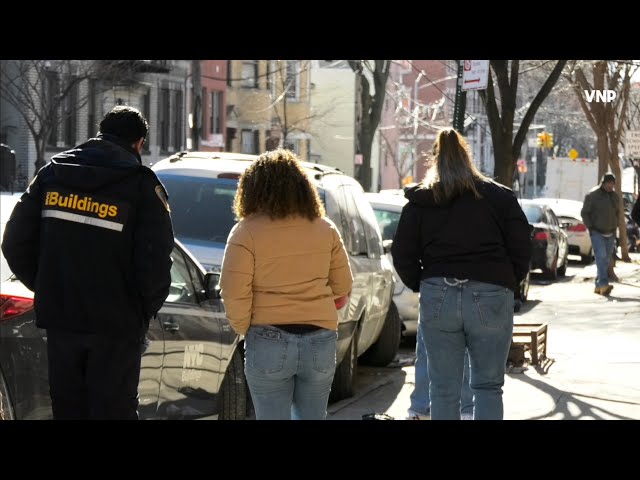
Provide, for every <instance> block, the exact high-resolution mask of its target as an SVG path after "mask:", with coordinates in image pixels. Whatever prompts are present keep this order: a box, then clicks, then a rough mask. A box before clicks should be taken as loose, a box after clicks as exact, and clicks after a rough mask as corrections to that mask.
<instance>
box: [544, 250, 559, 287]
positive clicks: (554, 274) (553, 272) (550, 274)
mask: <svg viewBox="0 0 640 480" xmlns="http://www.w3.org/2000/svg"><path fill="white" fill-rule="evenodd" d="M558 261H559V259H558V253H557V252H556V256H555V258H554V259H553V262H552V263H551V268H548V269H547V268H545V269H544V270H543V273H544V276H545V277H546V278H547V279H548V280H551V281H552V282H555V281H556V280H558Z"/></svg>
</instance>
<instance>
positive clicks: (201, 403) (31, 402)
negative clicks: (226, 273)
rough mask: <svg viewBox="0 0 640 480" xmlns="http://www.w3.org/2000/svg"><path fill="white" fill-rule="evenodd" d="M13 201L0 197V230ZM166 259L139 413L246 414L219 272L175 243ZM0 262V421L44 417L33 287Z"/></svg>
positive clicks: (45, 388)
mask: <svg viewBox="0 0 640 480" xmlns="http://www.w3.org/2000/svg"><path fill="white" fill-rule="evenodd" d="M18 199H19V196H10V195H2V198H1V200H0V201H1V203H2V212H1V213H2V217H1V221H2V223H1V224H0V235H2V234H3V233H4V226H5V223H6V221H7V220H8V217H9V214H10V212H11V210H12V209H13V206H14V205H15V203H16V202H17V200H18ZM171 256H172V258H173V266H172V267H171V287H170V290H169V295H168V297H167V299H166V301H165V303H164V305H163V307H162V309H161V310H160V312H159V313H158V315H157V318H154V319H152V320H151V323H150V325H149V331H148V333H147V336H146V349H145V352H144V354H143V355H142V367H141V371H140V382H139V384H138V393H139V396H140V405H139V409H138V411H139V414H140V418H142V419H188V418H207V417H212V418H215V417H217V418H220V419H243V418H246V416H247V413H248V408H247V405H248V403H247V402H248V398H249V395H248V388H247V384H246V381H245V377H244V365H243V357H242V352H241V350H240V348H239V340H240V339H239V337H238V336H237V335H236V334H235V333H234V332H233V330H232V329H231V327H230V326H229V324H228V323H227V320H226V317H225V315H224V308H223V305H222V301H221V300H220V296H219V292H218V289H217V281H218V277H219V274H217V273H206V272H205V270H204V268H203V267H202V266H201V265H200V264H199V262H198V261H197V260H196V259H195V258H194V257H193V256H192V255H191V254H190V253H189V252H188V251H187V250H186V249H185V248H184V246H183V245H181V244H180V242H179V241H178V240H177V241H176V246H175V248H174V251H173V253H172V255H171ZM0 257H2V255H0ZM1 261H2V263H1V265H0V266H1V272H2V278H1V279H0V280H1V283H0V419H49V418H52V412H51V401H50V398H49V383H48V372H47V348H46V341H47V336H46V330H42V329H39V328H37V327H36V325H35V313H34V310H33V292H31V291H30V290H28V289H27V288H26V287H25V286H24V285H23V284H22V283H21V282H19V281H18V280H17V279H16V278H15V276H14V275H13V274H12V273H11V271H10V270H9V266H8V265H7V263H6V260H5V259H4V258H1Z"/></svg>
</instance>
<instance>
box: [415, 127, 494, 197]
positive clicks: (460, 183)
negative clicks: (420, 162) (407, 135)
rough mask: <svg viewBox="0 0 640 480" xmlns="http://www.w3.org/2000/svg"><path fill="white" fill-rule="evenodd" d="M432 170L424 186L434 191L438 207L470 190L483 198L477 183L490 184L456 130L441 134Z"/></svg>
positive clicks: (436, 146) (434, 152)
mask: <svg viewBox="0 0 640 480" xmlns="http://www.w3.org/2000/svg"><path fill="white" fill-rule="evenodd" d="M432 154H433V158H432V159H431V167H430V168H429V169H428V170H427V174H426V175H425V177H424V180H423V183H424V184H425V185H426V186H427V188H430V189H431V190H433V198H434V201H435V202H436V204H437V205H443V204H447V203H449V202H450V201H451V200H452V199H454V198H456V197H458V196H460V195H462V194H463V193H464V192H466V191H470V192H472V193H473V195H474V196H475V198H476V199H478V198H482V195H480V192H478V189H477V188H476V182H477V181H489V179H488V178H487V177H486V176H484V175H483V174H482V173H481V172H480V170H478V169H477V168H476V166H475V165H474V163H473V161H472V160H471V151H470V149H469V144H468V143H467V141H466V140H465V139H464V137H463V136H462V135H460V134H459V133H458V132H457V131H456V130H454V129H453V128H444V129H442V130H440V131H439V132H438V136H437V137H436V140H435V142H434V143H433V152H432Z"/></svg>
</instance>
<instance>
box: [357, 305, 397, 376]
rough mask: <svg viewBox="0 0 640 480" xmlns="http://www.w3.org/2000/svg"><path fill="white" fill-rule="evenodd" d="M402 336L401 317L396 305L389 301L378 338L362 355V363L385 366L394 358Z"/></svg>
mask: <svg viewBox="0 0 640 480" xmlns="http://www.w3.org/2000/svg"><path fill="white" fill-rule="evenodd" d="M401 336H402V319H401V318H400V313H398V307H396V304H395V303H393V302H391V305H389V310H388V311H387V316H386V317H385V320H384V325H383V327H382V330H381V331H380V336H379V337H378V340H376V342H375V343H374V344H373V345H371V347H369V349H368V350H367V351H366V352H365V353H364V354H363V355H362V361H363V363H366V364H367V365H373V366H374V367H386V366H387V365H389V364H390V363H391V362H393V360H394V359H395V358H396V355H397V354H398V350H399V348H400V337H401Z"/></svg>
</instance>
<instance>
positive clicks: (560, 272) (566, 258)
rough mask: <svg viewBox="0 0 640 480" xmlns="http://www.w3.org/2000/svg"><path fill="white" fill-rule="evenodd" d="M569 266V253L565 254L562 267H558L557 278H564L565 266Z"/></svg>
mask: <svg viewBox="0 0 640 480" xmlns="http://www.w3.org/2000/svg"><path fill="white" fill-rule="evenodd" d="M568 264H569V253H566V254H565V256H564V259H563V262H562V265H560V267H558V276H560V277H564V276H565V275H566V274H567V266H568Z"/></svg>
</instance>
